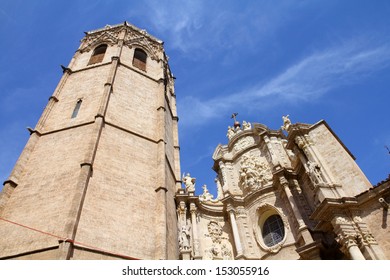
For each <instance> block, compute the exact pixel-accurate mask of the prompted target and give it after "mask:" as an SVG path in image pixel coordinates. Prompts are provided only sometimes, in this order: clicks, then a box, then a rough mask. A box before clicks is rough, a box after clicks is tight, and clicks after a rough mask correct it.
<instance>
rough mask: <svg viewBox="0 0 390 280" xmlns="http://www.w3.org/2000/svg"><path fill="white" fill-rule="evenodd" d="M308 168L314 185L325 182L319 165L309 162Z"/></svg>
mask: <svg viewBox="0 0 390 280" xmlns="http://www.w3.org/2000/svg"><path fill="white" fill-rule="evenodd" d="M306 167H307V172H308V174H309V176H310V178H311V179H312V181H314V183H316V184H320V183H323V182H324V180H323V178H322V174H321V168H320V167H319V165H318V164H317V163H315V162H312V161H310V160H308V161H307V163H306Z"/></svg>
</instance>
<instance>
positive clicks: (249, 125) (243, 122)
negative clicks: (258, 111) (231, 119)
mask: <svg viewBox="0 0 390 280" xmlns="http://www.w3.org/2000/svg"><path fill="white" fill-rule="evenodd" d="M242 128H243V130H248V129H252V125H251V123H250V122H246V121H242Z"/></svg>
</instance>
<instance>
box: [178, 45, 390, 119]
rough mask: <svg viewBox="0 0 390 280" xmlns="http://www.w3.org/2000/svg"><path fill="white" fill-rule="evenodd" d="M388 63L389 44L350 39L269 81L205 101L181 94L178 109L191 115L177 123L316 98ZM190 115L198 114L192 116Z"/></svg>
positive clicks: (357, 79)
mask: <svg viewBox="0 0 390 280" xmlns="http://www.w3.org/2000/svg"><path fill="white" fill-rule="evenodd" d="M389 65H390V46H389V45H380V46H375V47H366V46H361V44H360V42H359V41H356V40H353V41H350V42H348V43H345V44H344V45H342V46H339V47H333V48H329V49H326V50H322V51H318V52H315V53H312V54H310V55H308V56H306V57H304V58H302V59H301V60H300V61H298V62H296V63H295V64H293V65H291V66H289V67H288V68H286V70H285V71H283V72H282V73H280V74H279V75H277V76H276V77H274V78H272V79H270V80H269V81H263V82H261V83H258V84H256V85H255V86H251V87H248V88H243V89H242V90H241V91H239V92H232V93H230V94H229V93H228V94H224V95H223V96H217V97H215V98H212V99H208V100H199V99H197V98H195V97H192V96H188V97H185V98H184V99H182V100H179V103H180V104H179V108H191V114H189V115H187V116H189V117H186V115H185V114H182V116H183V117H182V122H181V124H182V125H184V126H189V125H194V124H201V123H204V121H206V120H208V119H212V118H217V117H218V116H220V115H226V114H227V113H228V112H229V111H231V110H233V109H236V108H244V109H245V110H251V109H253V108H256V109H259V107H260V105H261V104H262V103H263V102H264V100H265V98H273V100H274V101H275V100H277V101H278V103H280V102H293V101H296V100H303V101H308V100H312V99H316V98H319V97H321V96H322V95H324V94H326V93H328V92H330V91H331V90H333V89H336V88H339V87H341V86H344V85H348V84H354V83H357V82H359V81H361V80H362V79H363V78H364V77H366V76H368V75H371V74H373V73H374V72H377V71H380V70H381V69H383V68H386V67H388V66H389ZM275 104H276V103H275ZM194 115H196V116H199V117H198V118H193V117H192V116H194Z"/></svg>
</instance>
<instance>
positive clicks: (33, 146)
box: [0, 22, 180, 259]
mask: <svg viewBox="0 0 390 280" xmlns="http://www.w3.org/2000/svg"><path fill="white" fill-rule="evenodd" d="M63 71H64V74H63V76H62V78H61V80H60V82H59V84H58V86H57V88H56V89H55V91H54V93H53V95H52V96H51V97H50V98H49V102H48V104H47V106H46V108H45V110H44V111H43V113H42V116H41V118H40V119H39V121H38V123H37V125H36V127H35V128H34V129H29V131H30V134H31V136H30V138H29V140H28V142H27V144H26V147H25V148H24V150H23V152H22V154H21V156H20V158H19V160H18V161H17V163H16V165H15V167H14V169H13V171H12V173H11V175H10V176H9V178H8V180H7V181H6V182H5V183H4V189H3V192H2V193H1V197H0V259H120V258H122V259H123V258H137V259H177V258H178V249H177V245H176V243H177V218H176V206H175V201H174V194H175V192H176V190H177V189H178V188H179V187H180V165H179V144H178V129H177V122H178V118H177V113H176V97H175V92H174V78H173V75H172V73H171V71H170V68H169V65H168V58H167V56H166V55H165V52H164V49H163V42H162V41H160V40H158V39H156V38H155V37H153V36H151V35H149V34H148V33H146V32H145V31H144V30H140V29H138V28H136V27H134V26H132V25H130V24H128V23H126V22H125V23H123V24H119V25H115V26H106V27H105V28H102V29H99V30H94V31H90V32H86V35H85V37H84V38H83V39H82V41H81V45H80V47H79V49H78V50H77V51H76V53H75V55H74V56H73V58H72V60H71V61H70V63H69V66H68V67H63Z"/></svg>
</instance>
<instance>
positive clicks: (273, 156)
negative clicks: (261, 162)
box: [263, 135, 279, 167]
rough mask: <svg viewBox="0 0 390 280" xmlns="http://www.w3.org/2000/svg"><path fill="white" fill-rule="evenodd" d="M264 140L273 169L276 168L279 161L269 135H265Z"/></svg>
mask: <svg viewBox="0 0 390 280" xmlns="http://www.w3.org/2000/svg"><path fill="white" fill-rule="evenodd" d="M263 139H264V142H265V144H266V145H267V148H268V152H269V154H270V156H271V161H272V167H274V166H276V165H277V164H278V163H279V161H278V159H277V158H276V156H275V153H274V148H273V147H272V144H271V141H270V139H269V138H268V136H267V135H264V137H263Z"/></svg>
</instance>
